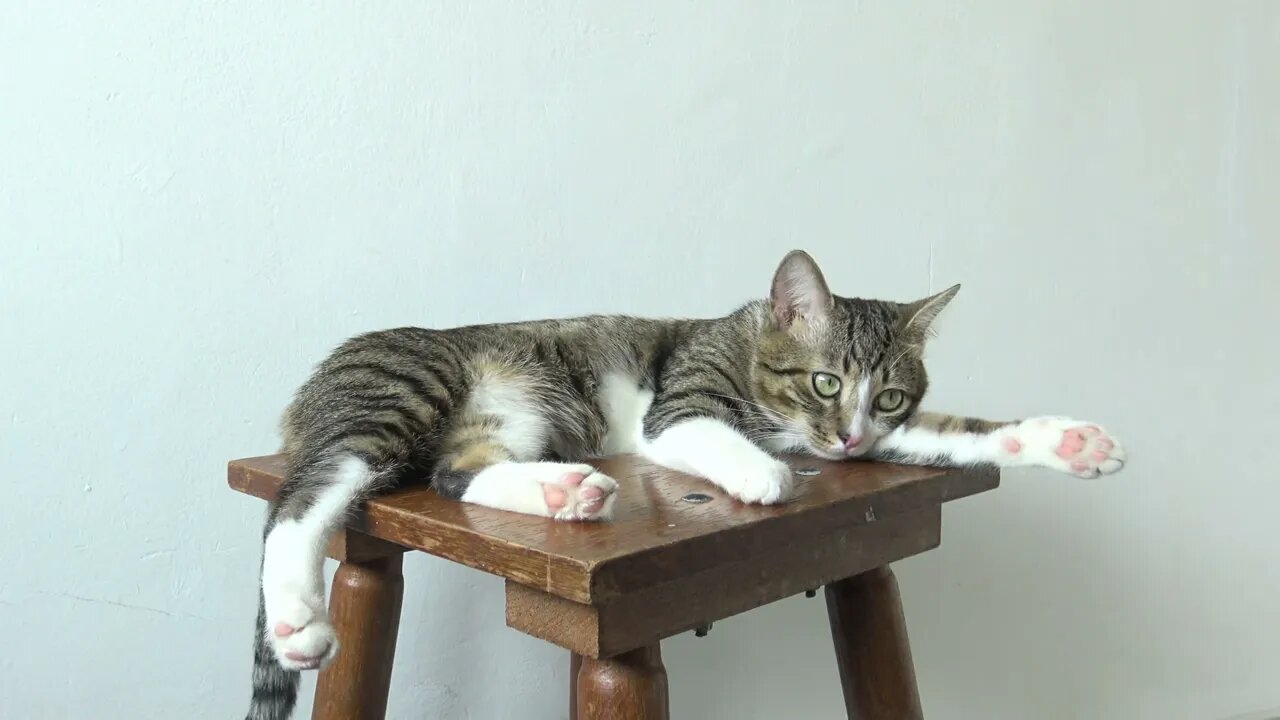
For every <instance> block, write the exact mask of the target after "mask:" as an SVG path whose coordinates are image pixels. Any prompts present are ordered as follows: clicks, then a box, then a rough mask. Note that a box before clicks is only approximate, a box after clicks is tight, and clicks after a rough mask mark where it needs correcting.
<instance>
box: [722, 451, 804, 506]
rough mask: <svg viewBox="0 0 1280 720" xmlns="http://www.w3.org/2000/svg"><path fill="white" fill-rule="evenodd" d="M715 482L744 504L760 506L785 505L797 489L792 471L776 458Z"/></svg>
mask: <svg viewBox="0 0 1280 720" xmlns="http://www.w3.org/2000/svg"><path fill="white" fill-rule="evenodd" d="M711 480H712V482H714V483H715V484H717V485H719V486H720V487H722V488H724V489H725V490H726V491H727V492H728V493H729V494H730V495H733V496H734V497H736V498H738V499H739V500H741V501H742V502H745V503H756V504H760V505H776V504H778V503H780V502H785V501H786V500H787V499H789V498H790V497H791V491H792V489H793V486H794V484H793V482H792V479H791V468H790V467H788V466H787V464H786V463H784V462H781V461H778V460H774V459H773V458H769V459H768V460H764V461H759V462H752V463H749V464H744V465H743V466H741V467H738V468H735V469H734V470H732V471H729V472H728V473H726V474H725V476H724V477H718V478H711Z"/></svg>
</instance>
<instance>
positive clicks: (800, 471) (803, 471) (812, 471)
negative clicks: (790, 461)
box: [795, 467, 822, 477]
mask: <svg viewBox="0 0 1280 720" xmlns="http://www.w3.org/2000/svg"><path fill="white" fill-rule="evenodd" d="M795 473H796V474H797V475H804V476H805V477H810V476H813V475H819V474H821V473H822V471H821V470H819V469H818V468H811V467H810V468H796V470H795Z"/></svg>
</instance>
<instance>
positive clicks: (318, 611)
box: [266, 595, 338, 670]
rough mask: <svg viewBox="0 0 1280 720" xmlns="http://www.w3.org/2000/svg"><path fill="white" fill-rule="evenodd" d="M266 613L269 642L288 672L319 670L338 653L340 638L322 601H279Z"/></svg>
mask: <svg viewBox="0 0 1280 720" xmlns="http://www.w3.org/2000/svg"><path fill="white" fill-rule="evenodd" d="M271 605H275V606H276V607H274V608H271V607H269V608H268V611H267V627H266V633H267V642H268V643H270V645H271V649H272V650H274V651H275V654H276V659H277V660H279V661H280V665H281V666H282V667H284V669H286V670H316V669H319V668H321V667H323V666H324V665H327V664H328V663H329V661H330V660H332V659H333V658H334V656H335V655H337V653H338V636H337V634H336V633H335V632H334V630H333V625H332V624H331V623H330V622H329V615H328V613H327V612H325V609H324V599H323V598H318V599H317V598H313V599H312V600H311V601H310V602H307V601H305V600H303V598H302V597H301V596H296V595H295V596H293V597H283V598H276V599H275V602H272V603H271Z"/></svg>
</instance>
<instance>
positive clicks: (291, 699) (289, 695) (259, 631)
mask: <svg viewBox="0 0 1280 720" xmlns="http://www.w3.org/2000/svg"><path fill="white" fill-rule="evenodd" d="M300 679H301V674H300V673H297V672H294V671H291V670H285V669H284V668H282V667H280V663H279V661H277V660H276V658H275V655H273V654H272V652H271V648H270V647H269V646H268V645H267V610H266V607H265V604H264V602H263V599H262V592H261V591H259V592H258V622H257V628H256V630H255V632H254V638H253V699H252V700H250V702H249V714H247V715H245V720H288V718H289V715H290V714H291V713H292V712H293V706H294V703H296V702H297V701H298V682H299V680H300Z"/></svg>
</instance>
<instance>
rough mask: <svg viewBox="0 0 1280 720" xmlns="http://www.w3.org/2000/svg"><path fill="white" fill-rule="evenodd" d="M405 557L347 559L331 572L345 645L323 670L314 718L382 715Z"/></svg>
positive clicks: (369, 719)
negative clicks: (355, 560) (334, 571)
mask: <svg viewBox="0 0 1280 720" xmlns="http://www.w3.org/2000/svg"><path fill="white" fill-rule="evenodd" d="M403 561H404V556H403V555H402V554H399V553H397V554H394V555H391V556H389V557H383V558H378V559H376V560H368V561H365V562H344V563H342V564H341V565H339V566H338V572H337V573H336V574H334V576H333V591H332V592H331V593H330V598H329V617H330V618H331V619H332V620H333V626H334V629H335V630H336V631H337V633H338V641H339V642H340V643H342V644H341V646H340V647H339V649H338V657H337V658H335V659H334V661H333V663H332V664H330V665H329V666H328V667H326V668H325V669H324V670H322V671H321V672H320V677H319V679H318V680H317V682H316V697H315V705H314V708H313V710H312V712H311V718H312V720H382V719H383V718H384V717H385V716H386V714H387V691H388V690H389V689H390V686H391V664H392V661H393V660H394V659H395V654H396V631H397V630H398V629H399V627H400V601H401V599H402V598H403V596H404V576H403V575H401V568H402V566H403Z"/></svg>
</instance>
